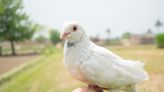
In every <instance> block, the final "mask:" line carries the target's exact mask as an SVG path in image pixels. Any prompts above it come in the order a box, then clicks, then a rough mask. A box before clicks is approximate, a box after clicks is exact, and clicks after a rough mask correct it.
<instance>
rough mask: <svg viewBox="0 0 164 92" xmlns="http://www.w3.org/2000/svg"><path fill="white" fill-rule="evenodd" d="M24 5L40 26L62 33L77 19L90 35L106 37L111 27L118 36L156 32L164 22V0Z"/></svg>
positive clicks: (27, 1)
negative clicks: (157, 21) (156, 24)
mask: <svg viewBox="0 0 164 92" xmlns="http://www.w3.org/2000/svg"><path fill="white" fill-rule="evenodd" d="M24 5H25V11H26V12H27V13H28V14H29V15H30V18H31V19H32V20H33V21H35V22H36V23H39V24H43V25H46V26H48V27H51V28H56V29H59V30H60V29H61V27H62V25H63V23H64V22H66V21H71V20H76V21H79V22H80V23H81V24H82V25H83V26H84V27H85V29H86V31H87V33H88V34H89V35H91V36H95V35H96V34H100V37H103V38H104V37H106V29H107V28H109V29H110V30H111V36H112V37H117V36H120V35H121V34H123V33H124V32H127V31H129V32H131V33H139V34H141V33H145V32H146V31H147V30H148V29H149V28H151V29H152V30H153V31H154V32H156V30H157V29H156V28H155V27H154V24H155V22H156V20H157V19H160V20H161V21H162V22H163V23H164V0H24ZM161 30H164V27H162V28H161Z"/></svg>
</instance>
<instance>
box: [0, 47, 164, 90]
mask: <svg viewBox="0 0 164 92" xmlns="http://www.w3.org/2000/svg"><path fill="white" fill-rule="evenodd" d="M107 48H110V49H111V50H112V51H113V52H115V53H117V54H118V55H120V56H122V57H124V58H125V59H133V60H141V61H143V62H145V68H146V70H147V71H148V72H149V74H150V80H149V81H146V82H144V83H142V84H141V85H140V86H139V87H140V89H141V90H142V91H141V92H163V91H164V86H163V83H164V67H163V66H164V49H156V47H154V46H134V47H107ZM62 52H63V51H62V50H61V49H54V48H49V49H47V50H45V51H44V54H43V59H42V60H41V61H40V63H37V64H36V65H35V66H32V67H31V68H28V69H26V70H24V71H23V72H21V73H19V74H18V75H16V76H15V77H13V78H12V79H11V80H9V81H8V82H6V83H5V84H3V85H0V92H71V91H72V90H73V89H75V88H77V87H81V86H84V85H85V84H83V83H81V82H79V81H77V80H75V79H74V78H73V77H72V76H71V75H70V74H69V73H68V71H67V69H65V67H64V64H63V61H62V60H63V53H62Z"/></svg>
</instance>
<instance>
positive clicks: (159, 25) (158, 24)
mask: <svg viewBox="0 0 164 92" xmlns="http://www.w3.org/2000/svg"><path fill="white" fill-rule="evenodd" d="M162 25H163V23H162V22H161V21H160V20H157V22H156V23H155V26H156V27H157V28H158V32H159V31H160V27H161V26H162Z"/></svg>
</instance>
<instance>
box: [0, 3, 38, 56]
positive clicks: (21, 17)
mask: <svg viewBox="0 0 164 92" xmlns="http://www.w3.org/2000/svg"><path fill="white" fill-rule="evenodd" d="M22 10H23V3H22V0H0V40H3V41H9V42H10V43H11V49H12V55H15V54H16V52H15V46H14V43H15V42H16V41H21V40H25V39H28V38H31V37H32V35H33V33H34V30H35V28H36V25H33V24H32V23H31V21H30V20H29V17H28V16H27V15H26V13H24V12H23V11H22Z"/></svg>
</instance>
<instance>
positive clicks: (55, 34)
mask: <svg viewBox="0 0 164 92" xmlns="http://www.w3.org/2000/svg"><path fill="white" fill-rule="evenodd" d="M50 40H51V42H52V43H53V44H57V43H58V42H60V33H59V31H57V30H50Z"/></svg>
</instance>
